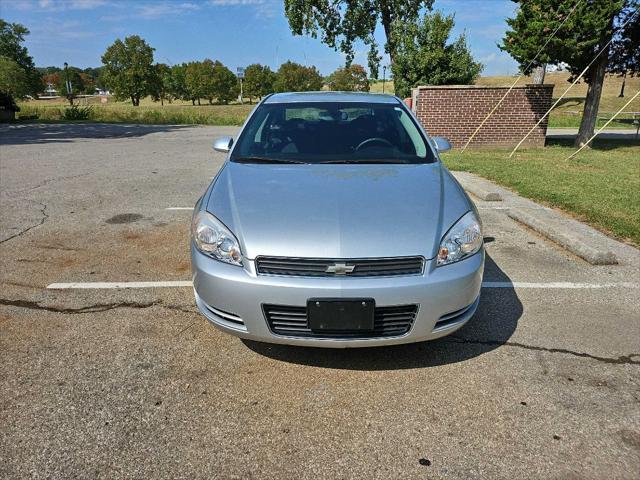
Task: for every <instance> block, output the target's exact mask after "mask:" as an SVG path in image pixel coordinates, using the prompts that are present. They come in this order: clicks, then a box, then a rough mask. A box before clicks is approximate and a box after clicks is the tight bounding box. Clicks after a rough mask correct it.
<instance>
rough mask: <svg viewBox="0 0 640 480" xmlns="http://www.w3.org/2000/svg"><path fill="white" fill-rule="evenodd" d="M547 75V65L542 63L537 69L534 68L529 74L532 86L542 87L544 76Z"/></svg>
mask: <svg viewBox="0 0 640 480" xmlns="http://www.w3.org/2000/svg"><path fill="white" fill-rule="evenodd" d="M546 73H547V64H546V63H543V64H542V65H540V66H539V67H536V68H534V69H533V71H532V72H531V79H532V81H533V83H534V84H536V85H542V84H544V76H545V74H546Z"/></svg>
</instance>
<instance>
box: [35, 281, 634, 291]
mask: <svg viewBox="0 0 640 480" xmlns="http://www.w3.org/2000/svg"><path fill="white" fill-rule="evenodd" d="M191 286H193V284H192V282H191V281H190V280H185V281H180V280H175V281H165V282H71V283H52V284H51V285H48V286H47V288H50V289H52V290H64V289H107V288H113V289H116V288H168V287H171V288H183V287H191ZM482 288H520V289H525V288H548V289H601V288H640V284H637V283H631V282H620V283H574V282H539V283H535V282H483V283H482Z"/></svg>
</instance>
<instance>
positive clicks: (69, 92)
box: [64, 62, 73, 106]
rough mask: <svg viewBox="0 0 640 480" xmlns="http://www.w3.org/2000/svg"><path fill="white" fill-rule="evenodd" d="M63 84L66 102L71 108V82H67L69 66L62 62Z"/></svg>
mask: <svg viewBox="0 0 640 480" xmlns="http://www.w3.org/2000/svg"><path fill="white" fill-rule="evenodd" d="M64 80H65V81H64V83H65V87H66V90H67V100H69V105H71V106H73V93H72V92H71V82H70V81H69V64H68V63H67V62H64Z"/></svg>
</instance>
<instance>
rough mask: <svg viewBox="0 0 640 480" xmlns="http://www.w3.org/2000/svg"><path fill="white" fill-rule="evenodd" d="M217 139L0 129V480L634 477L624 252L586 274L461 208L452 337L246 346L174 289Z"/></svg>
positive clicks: (521, 232)
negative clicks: (463, 298)
mask: <svg viewBox="0 0 640 480" xmlns="http://www.w3.org/2000/svg"><path fill="white" fill-rule="evenodd" d="M233 131H234V129H224V128H215V127H211V128H204V127H203V128H198V127H170V126H166V127H165V126H153V127H149V126H123V125H94V126H91V125H89V126H87V125H65V126H56V125H25V126H11V127H6V126H5V127H2V128H1V129H0V160H1V163H0V207H1V212H0V213H1V218H0V227H1V228H0V232H1V236H0V241H1V243H0V259H1V264H0V266H1V267H2V268H0V282H1V289H2V292H1V293H0V297H1V298H0V477H1V478H26V477H33V478H108V479H111V478H214V477H218V478H278V479H281V478H296V479H297V478H314V479H317V478H385V479H387V478H403V479H404V478H442V477H444V478H489V477H492V478H563V479H565V478H603V477H607V478H638V477H639V476H640V326H639V320H640V318H639V313H638V312H639V311H640V299H639V292H640V290H638V289H637V288H635V289H634V288H622V287H615V286H614V287H609V288H589V289H586V288H578V289H564V288H550V287H552V285H550V284H548V282H575V283H588V284H590V285H591V286H598V285H601V284H605V283H606V284H614V285H617V284H620V283H622V282H634V283H636V284H638V283H640V278H639V275H640V273H639V268H640V266H639V265H638V264H637V263H636V264H625V265H618V266H610V267H593V266H590V265H588V264H586V263H585V262H583V261H581V260H579V259H577V258H575V257H572V256H570V255H568V254H567V253H566V252H564V251H563V250H561V249H559V248H558V247H556V246H554V245H552V244H549V243H547V242H546V241H544V240H543V239H541V238H540V237H538V236H536V235H534V234H532V233H531V232H529V231H527V230H525V229H524V228H523V227H521V226H519V225H518V224H516V223H515V222H514V221H513V220H510V219H509V218H508V217H507V216H506V215H505V212H504V211H503V210H499V209H496V208H493V207H494V206H495V205H494V204H488V203H482V202H479V206H480V208H481V214H482V217H483V220H484V224H485V230H486V231H485V235H486V237H487V252H488V259H487V268H486V272H485V280H487V281H503V282H509V281H512V282H535V283H536V284H537V285H538V286H540V287H543V288H535V289H534V288H522V289H521V288H517V289H513V288H502V289H484V290H483V297H482V302H481V305H480V308H479V311H478V313H477V315H476V316H475V317H474V318H473V320H472V321H471V322H470V323H469V324H468V325H467V326H466V327H465V328H463V329H462V330H461V331H459V332H458V333H456V334H455V335H454V336H453V337H449V338H445V339H442V340H439V341H435V342H430V343H423V344H417V345H409V346H401V347H392V348H378V349H365V350H361V349H360V350H347V351H333V350H313V349H303V348H291V347H281V346H269V345H262V344H256V343H251V342H242V341H240V340H238V339H236V338H233V337H230V336H227V335H225V334H222V333H220V332H219V331H217V330H215V329H214V328H213V327H211V326H210V325H209V324H207V322H206V321H205V320H204V319H203V318H202V317H200V316H199V315H198V314H197V312H196V310H195V307H194V304H193V297H192V292H191V290H190V289H189V288H165V289H141V290H47V289H45V287H46V286H47V285H48V284H50V283H52V282H71V281H83V282H91V281H105V282H109V281H142V280H146V281H149V280H150V281H154V280H188V279H189V277H190V266H189V258H188V252H187V247H188V228H189V219H190V212H189V211H186V210H167V208H169V207H185V206H191V205H193V204H194V202H195V200H196V199H197V197H198V196H199V194H200V193H201V192H202V190H203V189H204V188H205V187H206V186H207V184H208V182H209V180H210V178H211V176H213V175H214V173H215V172H216V170H217V169H218V168H219V166H220V164H221V161H222V156H221V155H219V154H214V153H212V151H211V149H210V143H211V140H212V138H213V137H215V136H216V135H219V134H221V133H223V132H233Z"/></svg>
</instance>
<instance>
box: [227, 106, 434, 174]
mask: <svg viewBox="0 0 640 480" xmlns="http://www.w3.org/2000/svg"><path fill="white" fill-rule="evenodd" d="M231 161H234V162H255V163H259V162H269V163H274V162H286V163H432V162H434V161H435V159H434V156H433V153H432V151H431V149H430V148H429V147H428V146H427V143H426V140H425V138H424V136H423V135H422V133H421V132H420V130H419V129H418V127H417V125H416V123H415V121H414V119H413V118H412V117H411V115H410V114H409V113H408V112H407V111H406V109H405V108H404V107H403V106H402V105H398V104H383V103H352V102H345V103H339V102H326V103H320V102H309V103H297V102H296V103H273V104H270V103H265V104H262V105H261V106H260V107H258V108H257V110H256V111H255V113H254V114H253V115H252V116H251V119H250V120H249V122H248V123H247V125H246V127H245V128H244V129H243V131H242V134H241V135H240V138H239V139H238V142H237V145H236V146H235V147H234V149H233V153H232V155H231Z"/></svg>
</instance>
